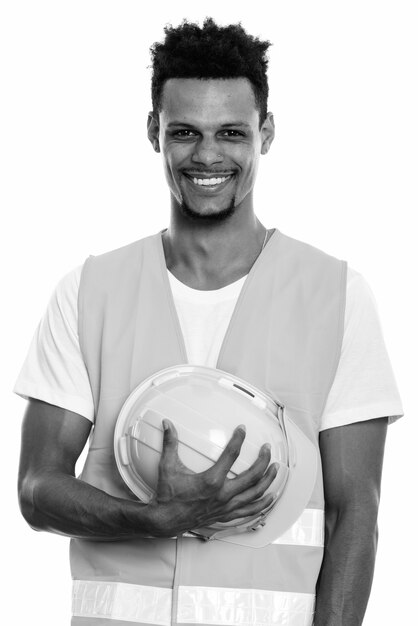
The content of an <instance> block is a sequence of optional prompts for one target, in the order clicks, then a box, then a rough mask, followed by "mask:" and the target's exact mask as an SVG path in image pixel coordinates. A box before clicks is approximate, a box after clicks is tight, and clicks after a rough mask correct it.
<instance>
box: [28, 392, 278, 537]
mask: <svg viewBox="0 0 418 626" xmlns="http://www.w3.org/2000/svg"><path fill="white" fill-rule="evenodd" d="M90 430H91V422H89V420H87V419H86V418H84V417H83V416H81V415H78V414H77V413H73V412H71V411H67V410H65V409H62V408H60V407H57V406H54V405H51V404H47V403H45V402H42V401H40V400H33V399H31V400H30V401H29V403H28V407H27V410H26V414H25V417H24V421H23V428H22V447H21V458H20V467H19V481H18V491H19V503H20V507H21V511H22V514H23V516H24V517H25V519H26V521H27V522H28V523H29V524H30V525H31V526H32V527H33V528H34V529H36V530H47V531H51V532H55V533H59V534H63V535H66V536H70V537H79V538H85V539H97V540H102V541H105V540H113V541H115V540H123V539H130V538H137V537H149V536H150V535H152V536H162V537H172V536H175V535H177V534H179V533H182V532H184V531H185V530H191V529H193V528H197V527H198V526H199V525H202V524H205V525H206V524H209V525H210V524H212V523H213V522H214V521H229V520H231V519H235V518H238V517H243V516H245V515H255V514H257V513H259V512H261V511H262V510H263V509H265V508H266V507H267V506H269V505H270V503H271V500H272V496H270V495H268V496H265V497H263V498H261V496H262V495H263V493H264V491H265V490H266V489H267V488H268V486H269V485H270V484H271V482H272V481H273V480H274V477H275V475H276V473H277V468H276V467H275V464H272V465H270V467H269V468H268V469H267V467H268V465H269V461H270V452H269V450H268V449H267V448H265V447H263V448H261V450H260V455H259V457H258V459H257V460H256V461H255V462H254V463H253V465H252V466H251V468H249V469H248V470H246V471H245V472H243V473H242V474H241V475H240V476H238V477H237V478H235V479H228V478H226V475H227V473H228V471H229V469H230V467H231V466H232V465H233V463H234V461H235V460H236V458H237V457H238V455H239V452H240V449H241V446H242V443H243V441H244V438H245V432H244V430H243V429H241V428H238V429H236V430H235V431H234V434H233V436H232V437H231V440H230V442H229V443H228V445H227V446H226V448H225V450H224V452H223V453H222V454H221V456H220V458H219V459H218V461H217V462H216V463H215V464H214V465H213V466H212V467H211V468H210V469H209V470H207V471H206V472H202V473H200V474H194V473H193V472H190V471H189V470H187V468H185V467H184V466H183V465H182V463H181V461H180V460H179V458H178V455H177V433H176V431H175V428H174V427H173V425H172V424H171V423H170V422H168V423H167V426H166V428H165V430H164V444H163V454H162V457H161V462H160V475H159V484H158V487H157V492H156V495H155V498H154V499H153V500H152V501H151V502H150V503H149V504H142V503H140V502H136V501H130V500H124V499H121V498H115V497H112V496H110V495H109V494H107V493H105V492H104V491H101V490H100V489H97V488H95V487H93V486H92V485H89V484H88V483H85V482H83V481H81V480H79V479H77V478H75V476H74V472H75V464H76V461H77V459H78V457H79V456H80V454H81V452H82V450H83V448H84V445H85V443H86V441H87V438H88V435H89V433H90ZM256 500H257V502H255V501H256Z"/></svg>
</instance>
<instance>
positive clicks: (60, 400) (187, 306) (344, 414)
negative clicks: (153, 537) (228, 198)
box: [13, 265, 403, 430]
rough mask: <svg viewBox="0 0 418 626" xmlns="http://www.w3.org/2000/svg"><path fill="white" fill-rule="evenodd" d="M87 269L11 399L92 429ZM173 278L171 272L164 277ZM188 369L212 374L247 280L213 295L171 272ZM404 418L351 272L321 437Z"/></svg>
mask: <svg viewBox="0 0 418 626" xmlns="http://www.w3.org/2000/svg"><path fill="white" fill-rule="evenodd" d="M82 267H83V266H82V265H80V266H78V267H77V268H75V269H74V270H73V271H71V272H70V273H68V274H67V275H66V276H64V277H63V278H62V279H61V281H60V282H59V283H58V285H57V286H56V288H55V290H54V292H53V294H52V296H51V299H50V301H49V304H48V307H47V309H46V312H45V314H44V316H43V318H42V319H41V321H40V323H39V325H38V327H37V329H36V331H35V334H34V336H33V339H32V342H31V345H30V348H29V352H28V354H27V357H26V359H25V361H24V363H23V367H22V369H21V371H20V374H19V376H18V378H17V381H16V383H15V386H14V388H13V391H14V392H15V393H16V394H18V395H19V396H22V397H23V398H25V399H27V398H29V397H32V398H37V399H39V400H43V401H44V402H48V403H49V404H55V405H57V406H59V407H62V408H65V409H67V410H70V411H74V412H75V413H79V414H80V415H83V416H84V417H86V418H87V419H89V420H91V421H94V406H93V398H92V393H91V388H90V383H89V379H88V375H87V370H86V367H85V364H84V361H83V357H82V355H81V351H80V346H79V341H78V331H77V297H78V288H79V283H80V275H81V269H82ZM167 271H168V270H167ZM168 276H169V281H170V286H171V289H172V291H173V297H174V302H175V305H176V309H177V314H178V317H179V321H180V325H181V329H182V332H183V336H184V341H185V345H186V350H187V355H188V361H189V363H191V364H193V365H206V366H208V367H215V366H216V362H217V358H218V353H219V351H220V348H221V344H222V341H223V338H224V335H225V332H226V330H227V327H228V324H229V321H230V319H231V316H232V312H233V310H234V307H235V303H236V301H237V299H238V296H239V293H240V291H241V288H242V286H243V284H244V281H245V278H246V277H245V276H244V277H243V278H241V279H239V280H237V281H235V282H234V283H232V284H230V285H227V286H226V287H223V288H222V289H215V290H211V291H201V290H198V289H192V288H190V287H188V286H187V285H185V284H183V283H182V282H180V281H179V280H178V279H177V278H175V276H174V275H173V274H171V272H168ZM402 415H403V409H402V404H401V400H400V397H399V393H398V389H397V386H396V382H395V379H394V375H393V372H392V368H391V364H390V361H389V357H388V354H387V351H386V347H385V343H384V340H383V335H382V330H381V326H380V322H379V318H378V314H377V309H376V303H375V300H374V297H373V294H372V292H371V290H370V288H369V286H368V284H367V283H366V281H365V280H364V278H363V277H362V276H361V275H360V274H359V273H358V272H356V271H354V270H352V269H351V268H349V269H348V276H347V299H346V312H345V326H344V337H343V344H342V352H341V358H340V362H339V365H338V369H337V373H336V376H335V380H334V383H333V385H332V388H331V390H330V393H329V396H328V400H327V403H326V406H325V410H324V413H323V416H322V422H321V430H325V429H326V428H332V427H335V426H343V425H345V424H350V423H352V422H359V421H362V420H369V419H373V418H378V417H385V416H387V417H389V418H390V419H389V421H390V422H393V421H394V420H395V419H397V418H399V417H401V416H402Z"/></svg>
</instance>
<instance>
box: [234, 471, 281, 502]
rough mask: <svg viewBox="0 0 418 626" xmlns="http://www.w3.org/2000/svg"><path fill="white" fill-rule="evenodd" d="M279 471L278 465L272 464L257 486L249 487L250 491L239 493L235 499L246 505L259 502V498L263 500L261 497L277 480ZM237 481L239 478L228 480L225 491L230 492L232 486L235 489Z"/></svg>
mask: <svg viewBox="0 0 418 626" xmlns="http://www.w3.org/2000/svg"><path fill="white" fill-rule="evenodd" d="M278 469H279V466H278V464H277V463H272V464H271V465H270V467H269V468H268V470H267V471H266V473H265V474H264V475H263V476H262V477H261V478H260V480H259V481H258V482H257V483H256V484H255V485H253V486H252V487H249V488H248V489H245V490H244V491H241V492H239V493H238V494H236V495H235V496H233V497H235V498H236V500H237V501H239V502H242V503H243V504H246V503H249V504H250V503H251V502H254V501H255V500H257V499H258V498H261V496H262V495H263V494H264V492H265V491H266V490H267V489H268V488H269V487H270V485H271V483H272V482H273V480H274V479H275V478H276V476H277V472H278ZM237 480H238V478H231V479H228V481H227V483H226V485H225V491H226V492H228V487H229V486H230V485H231V486H232V488H233V487H234V483H235V482H236V481H237ZM230 502H231V500H230Z"/></svg>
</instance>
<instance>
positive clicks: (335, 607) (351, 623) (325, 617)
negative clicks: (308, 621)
mask: <svg viewBox="0 0 418 626" xmlns="http://www.w3.org/2000/svg"><path fill="white" fill-rule="evenodd" d="M386 431H387V418H379V419H373V420H368V421H364V422H357V423H354V424H349V425H347V426H340V427H338V428H330V429H327V430H324V431H322V432H321V433H320V439H319V443H320V450H321V459H322V468H323V477H324V492H325V552H324V559H323V562H322V567H321V572H320V576H319V579H318V584H317V599H316V610H315V620H314V624H315V626H359V625H360V624H362V622H363V617H364V614H365V612H366V607H367V602H368V599H369V595H370V589H371V585H372V580H373V571H374V563H375V557H376V549H377V537H378V531H377V514H378V508H379V499H380V482H381V475H382V464H383V454H384V446H385V439H386Z"/></svg>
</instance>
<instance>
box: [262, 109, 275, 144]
mask: <svg viewBox="0 0 418 626" xmlns="http://www.w3.org/2000/svg"><path fill="white" fill-rule="evenodd" d="M260 132H261V140H262V143H261V154H267V152H268V151H269V150H270V146H271V143H272V141H273V139H274V135H275V128H274V117H273V113H267V117H266V119H265V120H264V123H263V125H262V127H261V130H260Z"/></svg>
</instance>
